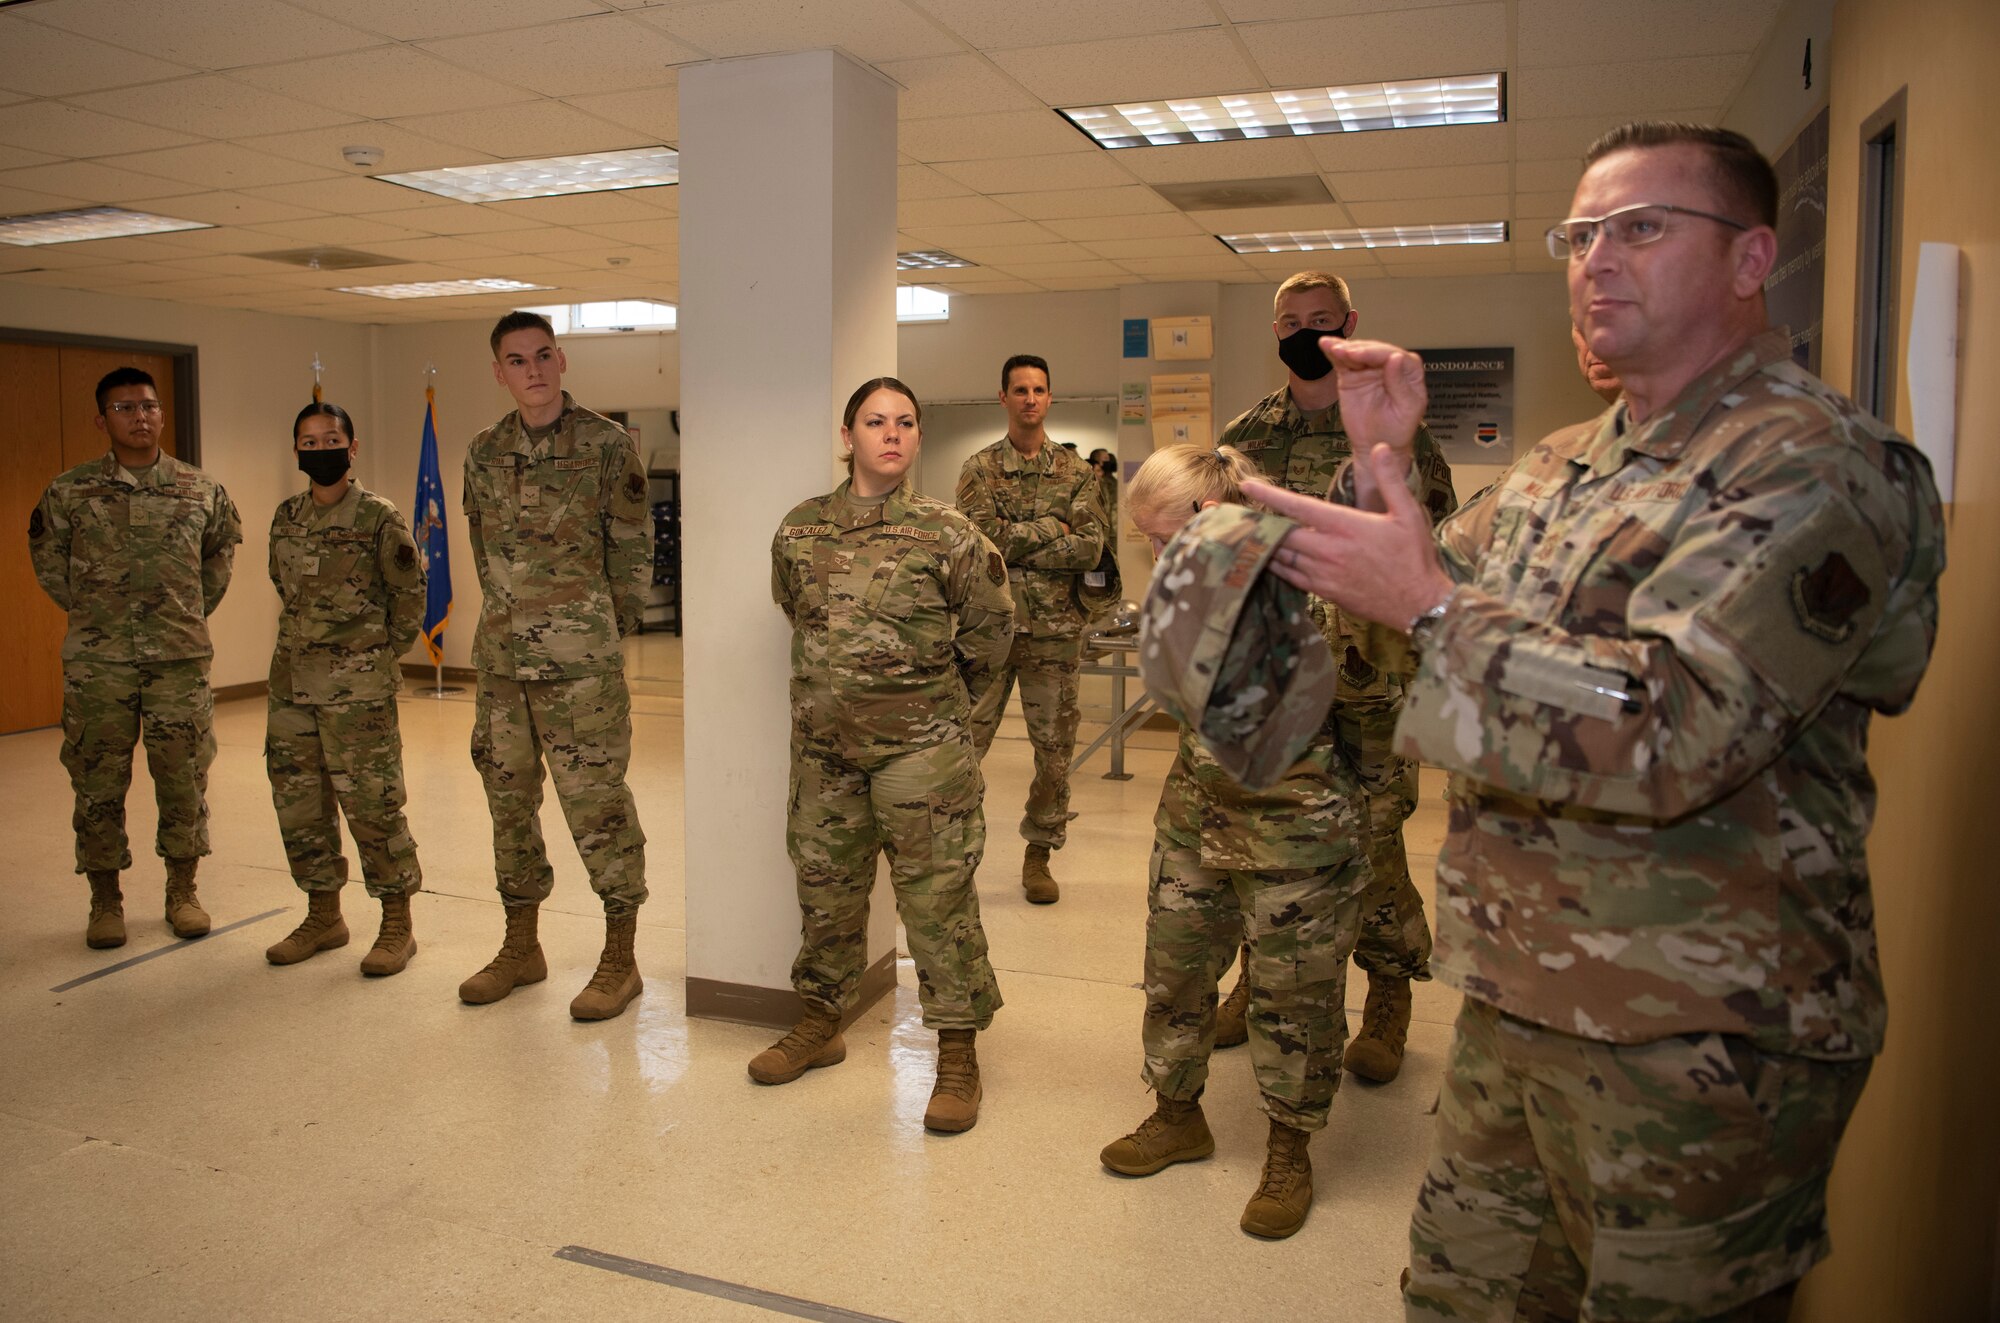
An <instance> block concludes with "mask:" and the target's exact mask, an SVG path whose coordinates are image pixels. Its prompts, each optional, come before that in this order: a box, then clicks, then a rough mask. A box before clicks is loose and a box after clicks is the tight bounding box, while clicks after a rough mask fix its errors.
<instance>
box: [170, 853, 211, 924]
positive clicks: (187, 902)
mask: <svg viewBox="0 0 2000 1323" xmlns="http://www.w3.org/2000/svg"><path fill="white" fill-rule="evenodd" d="M200 862H201V860H199V859H169V860H167V923H168V925H169V926H170V927H172V928H173V930H174V936H176V937H205V936H207V935H208V911H207V910H205V909H203V908H202V907H201V902H200V901H199V900H197V899H195V894H194V870H195V865H197V864H199V863H200Z"/></svg>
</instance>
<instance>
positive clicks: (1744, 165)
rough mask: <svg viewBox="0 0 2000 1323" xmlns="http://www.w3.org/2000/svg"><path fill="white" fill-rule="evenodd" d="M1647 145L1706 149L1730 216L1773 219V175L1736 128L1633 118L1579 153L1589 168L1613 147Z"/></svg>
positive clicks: (1629, 148) (1637, 148)
mask: <svg viewBox="0 0 2000 1323" xmlns="http://www.w3.org/2000/svg"><path fill="white" fill-rule="evenodd" d="M1649 147H1699V148H1701V149H1702V150H1703V151H1704V152H1706V153H1708V166H1709V182H1710V183H1711V184H1712V185H1713V186H1714V188H1715V193H1716V197H1717V198H1718V199H1719V200H1720V201H1721V202H1722V209H1723V210H1724V211H1725V212H1727V211H1735V212H1736V213H1737V214H1736V215H1735V216H1733V217H1731V219H1733V220H1743V221H1747V222H1748V223H1749V224H1753V225H1772V226H1775V225H1776V224H1777V223H1778V175H1777V172H1776V171H1775V170H1773V169H1772V168H1771V163H1770V162H1769V161H1767V160H1765V159H1764V153H1762V152H1760V151H1758V150H1757V144H1756V143H1753V142H1751V141H1750V140H1749V139H1748V138H1746V137H1744V136H1743V135H1742V134H1740V133H1734V132H1731V131H1730V130H1728V129H1718V128H1715V127H1714V126H1712V125H1708V124H1684V123H1678V122H1675V121H1672V120H1635V121H1634V122H1632V123H1630V124H1620V125H1619V126H1618V127H1617V128H1615V129H1613V130H1611V132H1609V133H1607V134H1605V135H1604V136H1603V137H1601V138H1599V139H1598V140H1597V141H1596V142H1593V143H1592V144H1590V150H1589V151H1586V152H1585V153H1584V154H1583V168H1584V169H1586V170H1588V169H1589V168H1590V167H1591V166H1593V165H1595V164H1597V162H1598V161H1600V160H1602V159H1604V158H1605V157H1607V156H1609V155H1611V154H1612V153H1613V152H1623V151H1643V150H1645V149H1646V148H1649Z"/></svg>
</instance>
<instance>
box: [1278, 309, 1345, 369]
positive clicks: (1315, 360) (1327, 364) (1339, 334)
mask: <svg viewBox="0 0 2000 1323" xmlns="http://www.w3.org/2000/svg"><path fill="white" fill-rule="evenodd" d="M1324 335H1331V336H1334V337H1336V338H1339V339H1342V340H1344V339H1346V338H1347V327H1346V325H1345V323H1343V324H1342V325H1340V326H1335V327H1332V328H1321V327H1318V326H1301V327H1300V328H1299V329H1298V330H1296V331H1293V332H1292V333H1291V334H1290V335H1288V336H1286V337H1284V338H1283V339H1282V340H1280V341H1278V357H1279V358H1281V359H1283V360H1284V361H1285V366H1286V367H1288V368H1290V369H1291V370H1292V375H1294V376H1296V377H1297V378H1298V379H1299V380H1300V381H1318V380H1319V379H1320V378H1321V377H1323V376H1325V375H1326V374H1327V373H1329V372H1331V371H1333V362H1332V360H1331V359H1329V358H1327V356H1326V355H1325V354H1324V353H1322V352H1321V351H1320V347H1319V341H1320V337H1321V336H1324Z"/></svg>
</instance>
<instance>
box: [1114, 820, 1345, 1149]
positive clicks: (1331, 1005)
mask: <svg viewBox="0 0 2000 1323" xmlns="http://www.w3.org/2000/svg"><path fill="white" fill-rule="evenodd" d="M1366 873H1367V867H1366V864H1365V863H1364V862H1363V861H1362V859H1361V858H1360V857H1359V856H1355V857H1353V858H1351V859H1349V860H1348V861H1346V862H1343V863H1340V864H1335V865H1332V866H1329V867H1325V868H1273V869H1259V870H1255V871H1252V870H1247V869H1234V870H1223V869H1217V868H1204V867H1202V865H1201V857H1200V854H1199V852H1198V851H1196V850H1192V849H1188V848H1185V847H1182V846H1176V845H1172V844H1169V843H1168V842H1166V841H1163V840H1156V841H1155V842H1154V843H1153V863H1152V877H1151V879H1150V884H1149V886H1148V888H1147V892H1146V908H1147V915H1146V1020H1145V1027H1144V1029H1143V1031H1142V1038H1143V1040H1144V1043H1145V1048H1146V1064H1145V1067H1144V1069H1143V1070H1142V1071H1141V1072H1140V1074H1141V1077H1142V1078H1143V1079H1144V1080H1145V1081H1146V1083H1147V1084H1149V1085H1151V1086H1152V1087H1153V1089H1154V1090H1155V1091H1157V1092H1159V1093H1161V1094H1164V1095H1165V1096H1167V1097H1169V1098H1176V1099H1180V1100H1183V1101H1185V1100H1187V1099H1191V1098H1194V1097H1197V1096H1199V1095H1200V1093H1201V1090H1202V1086H1203V1085H1204V1084H1206V1083H1207V1081H1208V1057H1209V1053H1210V1052H1211V1051H1212V1050H1213V1049H1214V1047H1215V1006H1216V980H1217V979H1219V978H1220V977H1221V976H1222V973H1223V971H1224V970H1226V969H1228V968H1229V964H1230V961H1231V960H1233V959H1234V958H1235V955H1236V947H1237V943H1238V942H1241V941H1243V940H1245V939H1246V937H1247V939H1248V942H1249V950H1250V963H1249V974H1248V977H1249V980H1250V1010H1249V1014H1248V1017H1247V1023H1248V1027H1249V1031H1250V1065H1251V1068H1252V1070H1253V1071H1254V1072H1255V1073H1256V1076H1257V1090H1258V1092H1259V1094H1261V1095H1262V1100H1263V1108H1264V1111H1265V1113H1266V1114H1267V1115H1269V1116H1270V1117H1271V1118H1272V1119H1274V1120H1277V1121H1282V1122H1284V1123H1285V1124H1286V1125H1288V1126H1291V1127H1293V1128H1294V1129H1297V1130H1320V1129H1323V1128H1324V1127H1325V1125H1326V1114H1327V1109H1328V1108H1330V1107H1331V1106H1332V1105H1333V1094H1334V1090H1335V1089H1337V1088H1339V1087H1340V1053H1341V1048H1342V1047H1343V1046H1344V1045H1345V1044H1346V1042H1347V1009H1346V1006H1347V958H1348V956H1349V954H1350V953H1351V952H1352V951H1353V950H1354V939H1355V933H1356V929H1357V927H1358V926H1359V922H1360V895H1361V888H1362V884H1363V882H1364V880H1365V878H1366Z"/></svg>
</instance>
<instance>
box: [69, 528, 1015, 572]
mask: <svg viewBox="0 0 2000 1323" xmlns="http://www.w3.org/2000/svg"><path fill="white" fill-rule="evenodd" d="M41 517H42V516H41V511H39V510H37V511H36V512H35V518H37V519H39V518H41ZM986 577H987V578H989V579H991V580H993V582H995V583H1005V582H1007V562H1006V561H1004V560H1002V559H1000V553H999V552H997V551H989V552H987V553H986Z"/></svg>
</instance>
